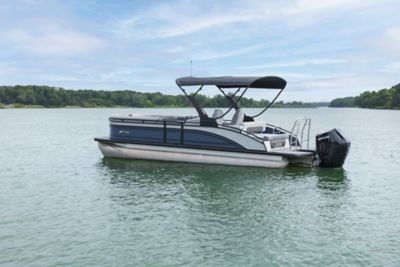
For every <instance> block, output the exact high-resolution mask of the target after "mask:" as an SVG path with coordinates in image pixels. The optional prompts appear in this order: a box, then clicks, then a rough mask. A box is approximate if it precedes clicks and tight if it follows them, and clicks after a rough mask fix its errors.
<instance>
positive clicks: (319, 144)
mask: <svg viewBox="0 0 400 267" xmlns="http://www.w3.org/2000/svg"><path fill="white" fill-rule="evenodd" d="M316 148H317V154H318V158H319V160H320V162H319V165H318V166H320V167H328V168H329V167H330V168H336V167H342V166H343V163H344V161H345V160H346V157H347V153H348V152H349V149H350V141H349V140H347V139H346V138H345V137H344V136H343V135H342V134H341V133H340V132H339V130H337V129H332V130H330V131H329V132H326V133H322V134H319V135H317V136H316Z"/></svg>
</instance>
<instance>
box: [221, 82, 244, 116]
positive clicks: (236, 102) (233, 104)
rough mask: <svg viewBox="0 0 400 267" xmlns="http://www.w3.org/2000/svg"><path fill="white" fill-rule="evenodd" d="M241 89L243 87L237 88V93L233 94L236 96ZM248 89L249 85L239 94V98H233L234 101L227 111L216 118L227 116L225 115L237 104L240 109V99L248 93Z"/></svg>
mask: <svg viewBox="0 0 400 267" xmlns="http://www.w3.org/2000/svg"><path fill="white" fill-rule="evenodd" d="M218 88H219V87H218ZM219 89H220V90H221V88H219ZM240 89H241V88H240V87H239V89H238V90H236V92H235V94H234V95H233V96H235V95H236V94H237V92H239V91H240ZM247 89H249V87H246V88H245V89H244V91H243V93H242V94H241V95H240V96H239V98H238V99H237V100H236V101H235V100H233V98H232V101H233V103H232V105H231V107H230V108H229V109H228V110H227V111H225V113H224V114H222V115H221V116H218V117H216V118H214V119H216V120H218V119H221V118H223V117H225V115H226V114H228V113H229V112H230V111H231V110H232V109H233V108H234V107H235V106H237V107H238V109H239V106H238V103H239V102H240V100H241V99H242V97H243V96H244V94H245V93H246V91H247ZM224 95H225V93H224ZM228 99H229V98H228Z"/></svg>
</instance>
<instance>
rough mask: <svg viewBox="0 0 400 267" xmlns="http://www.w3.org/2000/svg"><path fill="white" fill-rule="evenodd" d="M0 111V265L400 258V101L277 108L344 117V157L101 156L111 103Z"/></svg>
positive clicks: (274, 113)
mask: <svg viewBox="0 0 400 267" xmlns="http://www.w3.org/2000/svg"><path fill="white" fill-rule="evenodd" d="M127 112H141V113H158V112H162V113H164V114H166V113H171V114H190V113H192V111H191V110H190V109H169V110H151V109H142V110H132V109H35V110H29V109H16V110H1V111H0V129H1V131H0V140H1V141H0V265H4V266H57V265H58V266H278V265H280V266H327V265H333V266H344V265H351V266H366V265H368V266H370V265H372V266H400V157H399V154H400V139H399V135H400V111H380V110H360V109H327V108H326V109H274V110H271V111H269V112H268V113H267V114H266V115H265V116H264V118H265V119H266V120H268V122H271V123H277V124H280V125H282V126H285V127H290V126H291V125H292V123H293V121H294V120H295V119H296V118H297V117H299V116H301V115H306V116H309V117H311V118H312V127H313V128H312V135H313V136H314V135H315V133H317V132H321V131H325V130H329V129H331V128H333V127H338V128H341V129H342V131H343V133H344V134H345V135H346V136H347V137H348V138H349V139H351V141H352V147H351V151H350V154H349V157H348V159H347V162H346V164H345V166H344V168H343V169H317V168H314V169H311V168H287V169H259V168H244V167H226V166H201V165H194V164H180V163H165V162H164V163H163V162H148V161H129V160H106V159H103V158H102V156H101V154H100V152H99V151H98V148H97V145H96V143H95V142H94V141H93V137H95V136H105V135H107V134H108V125H107V117H108V116H109V115H113V114H115V113H120V114H125V113H127Z"/></svg>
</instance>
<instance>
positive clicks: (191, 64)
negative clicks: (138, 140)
mask: <svg viewBox="0 0 400 267" xmlns="http://www.w3.org/2000/svg"><path fill="white" fill-rule="evenodd" d="M192 66H193V62H192V60H190V77H192Z"/></svg>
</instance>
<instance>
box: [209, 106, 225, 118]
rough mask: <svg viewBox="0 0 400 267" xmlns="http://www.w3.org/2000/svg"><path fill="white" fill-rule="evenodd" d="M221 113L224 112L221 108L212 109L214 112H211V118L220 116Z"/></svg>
mask: <svg viewBox="0 0 400 267" xmlns="http://www.w3.org/2000/svg"><path fill="white" fill-rule="evenodd" d="M222 115H224V112H223V111H222V109H218V108H216V109H214V113H213V114H212V118H213V119H215V118H218V117H221V116H222Z"/></svg>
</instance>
